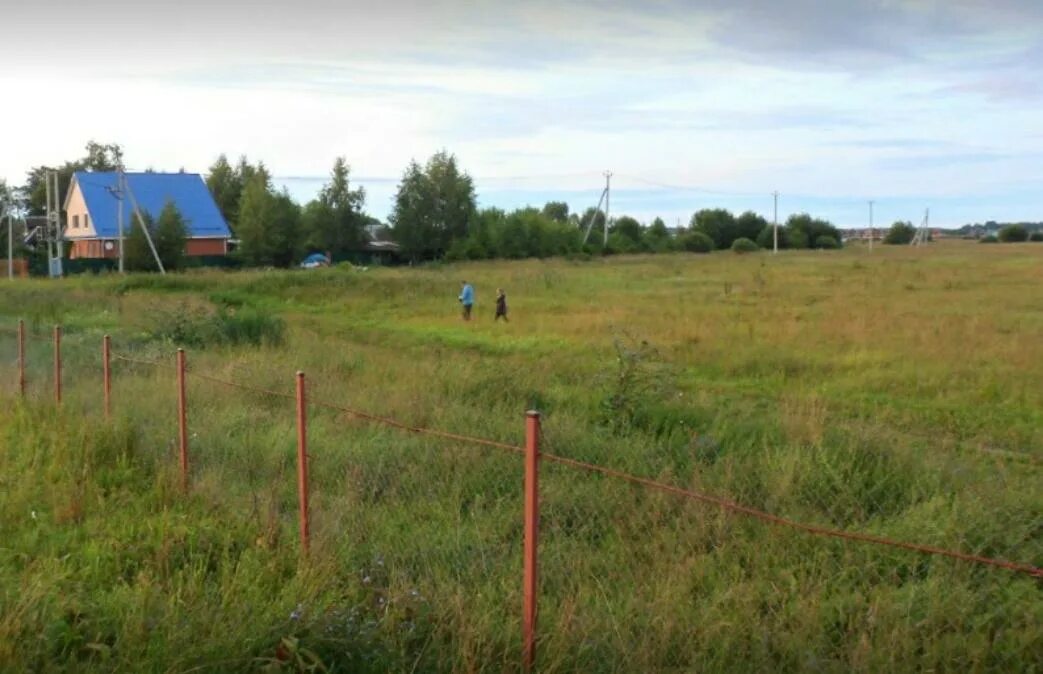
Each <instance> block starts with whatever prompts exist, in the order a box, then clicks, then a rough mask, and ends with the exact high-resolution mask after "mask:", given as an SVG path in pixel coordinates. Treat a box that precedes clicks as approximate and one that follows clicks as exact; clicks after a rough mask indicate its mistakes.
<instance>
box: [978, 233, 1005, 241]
mask: <svg viewBox="0 0 1043 674" xmlns="http://www.w3.org/2000/svg"><path fill="white" fill-rule="evenodd" d="M999 242H1000V240H999V239H997V238H996V237H995V235H993V234H989V235H988V236H983V237H981V238H980V239H978V243H999Z"/></svg>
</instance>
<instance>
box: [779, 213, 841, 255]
mask: <svg viewBox="0 0 1043 674" xmlns="http://www.w3.org/2000/svg"><path fill="white" fill-rule="evenodd" d="M820 236H828V237H830V238H831V239H832V240H833V241H834V242H836V243H837V245H838V246H839V243H840V240H841V236H840V231H839V230H838V229H837V228H836V227H834V226H833V224H832V223H831V222H829V221H828V220H821V219H819V218H813V217H811V216H810V215H808V214H807V213H798V214H796V215H791V216H790V217H789V219H787V220H786V237H787V241H788V242H789V245H790V247H791V248H819V247H820V246H819V245H818V244H817V239H818V237H820Z"/></svg>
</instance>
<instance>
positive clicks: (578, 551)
mask: <svg viewBox="0 0 1043 674" xmlns="http://www.w3.org/2000/svg"><path fill="white" fill-rule="evenodd" d="M461 276H466V277H467V279H468V280H470V281H473V282H474V283H475V284H476V286H477V288H478V292H479V313H478V318H479V320H478V321H476V322H474V323H471V324H468V325H464V324H462V323H461V322H460V321H459V320H458V318H457V317H456V315H455V313H454V312H455V299H454V298H455V293H456V291H457V288H458V282H459V280H460V277H461ZM1041 282H1043V248H1040V247H1038V246H1031V245H1023V246H990V247H986V246H972V245H958V244H949V245H937V246H933V247H932V248H931V249H929V250H927V251H913V250H909V249H904V248H903V249H885V250H882V251H878V252H876V253H874V255H873V256H872V257H869V256H867V255H866V254H865V251H858V250H852V251H845V252H842V253H835V254H834V253H810V252H809V253H800V254H786V255H782V256H780V257H779V258H777V259H773V258H771V257H769V256H761V255H755V256H748V257H736V256H733V255H730V254H719V255H713V256H708V257H707V256H701V257H700V256H695V257H691V256H670V257H657V258H629V259H618V260H611V261H607V262H602V261H596V262H591V263H566V262H561V261H555V262H518V263H483V264H474V265H467V266H464V267H442V268H430V269H422V270H407V269H402V270H370V271H368V272H364V273H362V272H358V273H353V272H345V271H343V270H325V271H316V272H309V273H249V274H202V275H188V276H179V277H171V278H167V279H159V278H155V277H152V278H144V277H132V278H130V279H128V280H122V279H118V278H98V279H77V280H72V281H66V282H63V283H61V284H55V283H46V282H33V283H20V284H17V285H14V286H9V287H8V288H5V289H4V291H3V293H2V294H0V326H7V327H10V326H11V325H12V324H13V323H12V321H13V319H14V317H16V316H25V317H26V318H28V319H29V320H30V324H31V325H32V326H34V329H35V330H37V331H38V332H39V333H40V334H41V335H42V333H43V332H45V331H46V326H47V325H49V324H51V323H54V322H56V321H60V322H62V323H63V324H64V325H66V326H67V337H66V341H65V345H66V352H65V357H66V361H67V364H68V365H67V372H68V374H67V377H66V404H65V406H64V410H63V411H62V412H61V413H59V414H55V411H54V409H53V407H52V406H50V405H48V404H47V402H46V394H47V386H48V379H47V364H48V358H49V354H48V347H47V345H46V344H43V343H35V342H34V344H33V346H32V349H31V351H30V361H31V372H30V375H31V377H30V378H31V385H32V389H33V391H34V396H35V397H34V399H33V401H32V402H31V403H30V404H28V405H24V406H23V405H15V406H10V405H4V406H3V407H4V408H5V409H3V411H0V438H2V442H3V443H4V446H5V449H4V452H3V454H2V455H0V462H2V465H0V475H2V477H0V481H2V484H0V526H2V529H3V531H4V542H3V543H2V544H0V600H2V604H0V609H2V610H0V668H10V669H26V668H28V669H34V670H44V671H46V670H49V669H50V670H62V669H68V670H77V671H79V670H84V669H88V670H89V669H92V668H93V669H95V670H98V671H107V670H113V669H138V670H141V669H144V670H155V671H184V670H188V669H191V668H194V667H198V668H201V669H202V670H212V671H225V670H252V669H255V668H257V667H258V666H261V665H263V663H264V662H265V659H266V658H271V657H273V655H274V654H275V652H276V647H277V645H278V644H279V642H280V640H282V639H289V638H295V639H299V641H296V642H288V643H289V644H290V647H291V650H292V646H293V644H294V643H296V644H297V647H298V648H300V649H301V650H300V651H299V652H298V653H296V654H295V655H294V658H295V660H294V661H295V662H296V663H297V664H299V665H300V666H301V667H304V666H306V665H307V663H308V662H309V661H310V659H311V658H312V657H314V658H317V659H319V660H321V661H322V662H324V663H325V664H326V665H327V666H329V667H330V668H333V669H336V670H338V671H367V670H368V671H387V670H392V671H408V670H410V669H411V668H414V667H415V669H416V671H473V670H490V671H499V670H502V669H507V670H511V669H514V668H515V667H516V663H517V661H518V657H517V655H518V653H519V649H520V640H519V637H518V631H519V630H518V615H519V612H520V595H519V589H520V563H519V562H520V507H521V501H520V496H521V494H520V468H521V466H520V462H519V461H518V459H517V458H516V457H514V456H511V455H500V454H496V453H492V452H491V451H490V450H483V449H479V448H473V447H467V446H460V445H456V444H453V443H447V442H444V441H433V440H429V439H425V438H421V437H414V436H407V435H403V434H401V433H400V432H396V431H393V430H386V429H381V428H374V427H372V426H370V425H367V424H364V423H361V422H358V421H355V420H351V419H347V418H344V417H339V418H338V417H335V416H333V415H332V414H329V413H325V412H321V411H316V412H315V415H314V419H313V424H312V439H313V442H312V454H313V455H314V464H313V469H312V470H313V479H314V481H315V487H316V492H317V493H316V496H315V499H314V510H315V522H316V554H315V555H314V557H313V560H312V562H311V563H310V564H308V565H306V566H299V565H298V563H297V551H296V540H295V522H294V511H293V509H294V506H295V496H294V491H293V488H294V482H293V437H294V436H293V430H292V422H293V418H292V411H291V410H290V409H289V408H288V407H287V403H288V401H282V400H278V399H265V398H259V397H257V396H253V395H250V394H243V393H239V392H235V391H228V390H220V389H215V388H214V387H213V386H211V385H209V384H205V383H203V382H201V381H199V380H194V381H193V382H192V383H191V388H190V391H189V393H190V400H191V405H192V407H191V409H192V413H191V427H192V431H193V434H194V435H193V443H192V449H193V456H194V486H193V491H192V494H191V496H190V497H188V498H185V497H182V496H180V495H179V494H178V493H177V490H176V476H175V475H174V474H173V473H172V470H173V462H172V461H171V451H172V447H173V439H174V435H175V429H174V426H173V422H174V416H173V414H172V412H173V409H172V406H171V405H172V401H173V397H172V393H173V388H172V382H171V377H170V373H169V372H165V371H160V372H155V371H151V370H149V369H147V368H141V367H134V366H128V365H126V364H120V366H119V368H120V369H119V371H118V373H117V378H116V384H115V399H116V401H117V405H118V408H119V414H118V419H117V420H116V421H115V422H114V423H112V424H105V423H102V422H100V421H99V420H98V412H99V410H100V400H99V399H98V398H99V396H98V391H99V385H98V376H97V350H98V349H97V347H98V343H99V342H100V335H101V334H102V333H103V332H105V331H109V332H112V334H113V335H114V340H115V343H116V348H117V350H122V351H124V352H128V351H131V352H134V353H137V354H141V355H144V356H145V357H163V358H168V359H169V355H170V352H171V350H172V347H171V346H170V345H168V344H160V343H157V342H155V341H154V340H151V339H149V331H150V329H151V327H152V326H153V325H154V324H155V322H156V320H157V319H156V318H155V315H156V313H157V310H158V311H159V312H160V313H165V312H167V311H169V307H172V306H181V305H182V304H183V303H188V304H190V305H192V306H198V305H202V304H210V303H219V304H227V305H234V306H251V307H255V308H257V309H260V310H263V311H266V312H271V313H274V314H278V315H280V316H282V317H283V318H284V319H285V320H286V321H287V322H288V325H289V326H290V329H289V335H288V340H287V344H286V345H285V346H283V347H277V348H276V347H267V348H249V349H236V350H222V349H209V350H206V351H193V352H191V353H190V355H189V358H190V362H191V363H192V364H193V366H194V367H197V368H199V369H201V370H204V371H206V372H208V373H210V374H213V375H215V376H223V377H229V378H235V379H237V380H240V381H245V382H248V383H251V384H254V385H259V386H264V387H269V388H273V389H278V390H282V391H290V390H292V373H293V371H294V370H296V369H297V368H301V369H304V370H305V371H306V372H307V373H308V374H309V377H310V378H311V381H312V382H313V384H312V385H313V395H314V397H316V398H322V399H327V400H331V401H336V402H340V403H345V404H350V405H353V406H356V407H359V408H362V409H366V410H369V411H373V412H377V413H381V414H387V415H390V416H394V417H396V418H399V419H401V420H404V421H408V422H410V423H415V424H423V425H430V426H434V427H438V428H443V429H447V430H456V431H461V432H472V433H476V434H478V435H483V436H487V437H492V438H497V439H503V440H508V441H512V442H517V441H519V440H520V435H521V431H522V420H521V416H520V412H521V411H522V410H523V409H525V407H527V406H529V405H537V406H539V407H540V408H541V409H542V410H544V412H545V413H546V433H547V443H548V445H549V449H550V450H551V451H555V452H557V453H559V454H564V455H567V456H572V457H577V458H582V459H585V460H593V461H597V462H600V463H603V464H605V465H609V466H613V467H617V468H623V469H626V470H630V471H633V472H637V473H639V474H642V475H648V476H653V477H657V478H660V479H662V480H664V481H669V482H672V483H676V484H680V485H684V486H690V487H693V488H697V489H700V490H704V491H708V492H711V493H715V494H720V495H726V496H729V497H732V498H735V499H737V500H740V501H742V502H744V503H748V504H750V505H753V506H757V507H764V508H767V509H770V510H772V511H773V512H777V513H780V514H784V515H788V516H792V517H796V518H799V519H802V520H805V521H808V522H814V523H818V524H826V525H831V526H839V527H844V528H849V529H853V530H859V531H869V532H873V533H880V534H886V535H892V536H896V537H900V538H903V539H906V540H915V541H919V542H923V543H930V544H937V545H941V546H945V547H953V548H958V549H961V550H965V551H969V552H978V553H981V554H987V555H994V556H1000V557H1005V558H1009V559H1012V560H1015V561H1021V562H1026V563H1035V564H1036V565H1040V564H1041V563H1043V540H1041V539H1043V533H1041V530H1040V526H1041V521H1043V489H1041V487H1043V479H1041V475H1040V471H1041V467H1040V458H1041V457H1040V453H1041V445H1043V442H1041V441H1043V412H1041V409H1043V406H1041V402H1043V400H1041V398H1043V394H1041V389H1040V387H1039V382H1040V381H1043V346H1041V341H1040V339H1039V338H1040V336H1043V292H1039V291H1038V289H1039V288H1040V286H1041ZM497 286H502V287H504V288H505V289H506V290H507V292H508V298H509V300H510V304H511V310H512V314H511V318H512V322H511V323H510V324H509V325H502V324H500V325H494V324H493V323H492V320H491V311H492V297H493V294H494V290H495V288H496V287H497ZM157 308H158V309H157ZM624 333H625V334H628V335H629V336H630V337H631V338H632V339H633V340H636V341H640V340H647V341H648V342H650V343H651V344H652V345H653V346H654V347H655V348H656V350H657V352H658V362H657V363H653V364H654V365H655V367H656V369H655V373H656V376H658V377H659V378H660V379H661V380H662V381H663V382H664V385H663V386H661V387H657V388H655V390H654V392H653V391H651V390H650V391H649V392H645V393H641V392H639V391H633V390H632V391H630V393H631V394H633V397H634V398H635V400H636V402H635V406H634V408H635V412H636V413H635V416H634V418H633V423H632V424H631V425H630V426H629V427H628V428H626V429H624V430H622V431H616V432H613V431H610V430H609V429H608V428H607V427H606V426H605V424H603V423H601V422H600V421H599V417H600V415H601V410H602V407H601V405H602V402H603V401H604V400H605V399H606V398H607V397H608V396H609V395H610V393H612V392H613V387H614V386H615V384H614V383H613V382H614V381H616V379H615V376H616V375H617V374H618V373H617V370H616V361H615V355H616V354H615V351H614V350H613V339H614V338H617V337H619V336H621V335H623V334H624ZM12 359H13V343H12V341H11V340H10V339H9V338H6V339H0V388H2V390H3V391H4V395H5V396H7V395H8V394H10V392H11V387H12V377H11V372H12V370H11V367H10V366H11V362H12ZM650 376H651V375H650ZM667 384H668V385H667ZM6 399H8V400H13V398H6ZM542 490H543V499H544V510H543V522H544V537H543V539H542V541H541V544H542V548H541V555H542V557H541V562H542V565H543V566H542V578H543V591H544V596H543V603H542V604H541V617H540V620H541V640H542V642H541V646H540V660H541V664H542V667H541V669H542V670H543V671H577V670H583V671H644V670H652V669H663V668H671V667H672V668H680V669H698V670H703V671H722V670H726V671H751V672H753V671H765V670H768V669H781V670H790V671H796V670H810V671H825V672H832V671H836V672H842V671H851V670H856V671H885V670H915V669H928V668H931V669H935V670H938V671H1012V670H1026V669H1029V668H1030V667H1031V666H1033V665H1034V664H1035V663H1038V662H1039V659H1040V655H1041V653H1043V637H1041V636H1040V634H1039V630H1038V625H1039V624H1041V623H1043V601H1041V595H1040V589H1041V588H1040V585H1039V582H1038V581H1033V580H1031V579H1028V578H1019V577H1016V576H1014V575H1012V574H1009V573H1007V572H1004V571H993V570H988V569H981V568H976V567H970V566H968V565H966V564H961V563H956V562H949V561H943V560H929V559H925V558H922V557H919V556H917V555H914V554H910V553H905V552H900V551H893V550H886V549H885V550H881V549H877V548H868V547H865V546H859V545H850V544H848V545H845V544H842V543H839V542H834V541H829V540H823V539H813V538H808V537H807V536H805V535H802V534H797V533H792V532H787V531H779V530H777V529H771V528H766V527H765V526H764V525H762V524H759V523H755V522H749V521H745V520H737V519H734V518H729V517H726V516H724V515H723V514H722V513H720V512H718V511H716V510H714V509H709V508H706V507H702V506H698V505H696V504H685V503H679V502H677V501H676V500H675V499H673V498H670V497H666V496H663V495H657V494H650V493H647V492H644V491H639V490H635V489H632V488H630V487H626V486H624V485H619V484H616V483H614V482H611V481H606V480H603V479H599V478H592V477H589V476H585V475H577V474H575V473H574V472H571V471H568V470H565V469H561V468H557V467H552V466H548V467H547V468H546V470H545V474H544V480H543V484H542ZM298 606H299V607H300V614H299V615H300V617H299V618H298V619H293V618H291V617H290V614H291V612H293V611H294V610H295V609H296V608H297V607H298Z"/></svg>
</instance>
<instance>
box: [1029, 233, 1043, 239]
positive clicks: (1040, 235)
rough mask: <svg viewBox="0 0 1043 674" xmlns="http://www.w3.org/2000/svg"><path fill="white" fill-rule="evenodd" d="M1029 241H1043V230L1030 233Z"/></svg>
mask: <svg viewBox="0 0 1043 674" xmlns="http://www.w3.org/2000/svg"><path fill="white" fill-rule="evenodd" d="M1029 241H1043V231H1039V232H1032V234H1030V235H1029Z"/></svg>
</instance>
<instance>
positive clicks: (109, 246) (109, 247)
mask: <svg viewBox="0 0 1043 674" xmlns="http://www.w3.org/2000/svg"><path fill="white" fill-rule="evenodd" d="M113 248H115V246H114V245H112V242H111V241H106V242H105V250H112V249H113Z"/></svg>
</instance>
